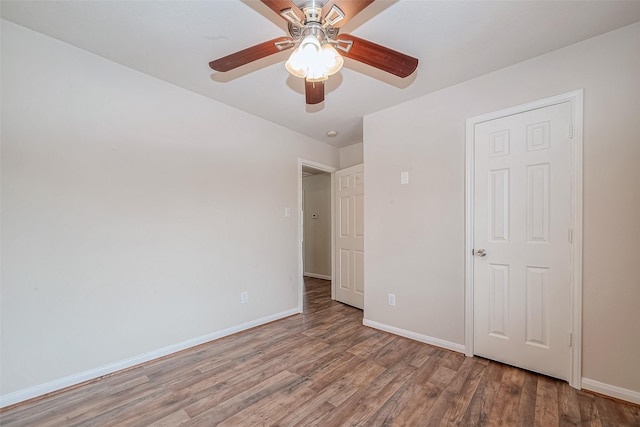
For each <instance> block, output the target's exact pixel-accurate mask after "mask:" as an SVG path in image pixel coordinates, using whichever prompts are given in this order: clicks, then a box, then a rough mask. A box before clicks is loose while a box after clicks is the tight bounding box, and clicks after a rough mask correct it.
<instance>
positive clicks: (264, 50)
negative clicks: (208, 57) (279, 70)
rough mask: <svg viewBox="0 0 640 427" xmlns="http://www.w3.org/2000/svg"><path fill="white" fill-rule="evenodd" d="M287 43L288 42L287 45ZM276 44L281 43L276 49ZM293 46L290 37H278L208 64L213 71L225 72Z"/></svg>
mask: <svg viewBox="0 0 640 427" xmlns="http://www.w3.org/2000/svg"><path fill="white" fill-rule="evenodd" d="M287 42H290V43H288V44H287ZM277 43H283V44H281V45H280V47H278V45H277ZM293 46H294V43H293V39H292V38H291V37H278V38H277V39H273V40H269V41H266V42H263V43H260V44H257V45H255V46H251V47H248V48H246V49H243V50H240V51H238V52H235V53H232V54H230V55H227V56H223V57H222V58H218V59H215V60H213V61H211V62H209V67H211V68H212V69H213V70H215V71H220V72H226V71H229V70H233V69H234V68H238V67H241V66H243V65H246V64H248V63H250V62H253V61H257V60H258V59H262V58H264V57H267V56H270V55H273V54H275V53H278V52H282V51H283V50H288V49H291V48H292V47H293Z"/></svg>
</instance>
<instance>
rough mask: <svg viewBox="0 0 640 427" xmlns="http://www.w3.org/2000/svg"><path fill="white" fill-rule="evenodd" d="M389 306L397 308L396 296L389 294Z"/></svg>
mask: <svg viewBox="0 0 640 427" xmlns="http://www.w3.org/2000/svg"><path fill="white" fill-rule="evenodd" d="M389 305H391V306H394V307H395V305H396V294H389Z"/></svg>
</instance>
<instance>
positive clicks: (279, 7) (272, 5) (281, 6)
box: [261, 0, 304, 22]
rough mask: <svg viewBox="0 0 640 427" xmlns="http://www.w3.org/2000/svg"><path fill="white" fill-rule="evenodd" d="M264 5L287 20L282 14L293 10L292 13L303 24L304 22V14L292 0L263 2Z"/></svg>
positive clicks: (263, 0) (264, 0) (265, 0)
mask: <svg viewBox="0 0 640 427" xmlns="http://www.w3.org/2000/svg"><path fill="white" fill-rule="evenodd" d="M261 1H262V3H264V4H266V5H267V6H268V7H269V9H271V10H273V11H274V12H275V13H277V14H278V15H279V16H280V17H281V18H283V19H287V18H285V17H284V16H283V15H282V14H281V13H280V12H282V11H283V10H286V9H291V11H292V12H293V13H294V14H295V15H296V16H297V17H298V19H299V20H300V21H301V22H303V21H304V13H302V11H301V10H300V9H299V8H298V6H296V5H295V4H294V3H293V2H292V1H291V0H261Z"/></svg>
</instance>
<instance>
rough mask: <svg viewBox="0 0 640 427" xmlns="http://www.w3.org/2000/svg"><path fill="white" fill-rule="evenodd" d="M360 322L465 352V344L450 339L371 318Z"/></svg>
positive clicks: (437, 345)
mask: <svg viewBox="0 0 640 427" xmlns="http://www.w3.org/2000/svg"><path fill="white" fill-rule="evenodd" d="M362 324H363V325H365V326H369V327H371V328H374V329H380V330H381V331H385V332H390V333H392V334H395V335H400V336H401V337H405V338H409V339H412V340H415V341H420V342H423V343H426V344H431V345H434V346H436V347H442V348H445V349H447V350H451V351H457V352H458V353H464V352H465V346H464V345H462V344H457V343H454V342H450V341H445V340H442V339H440V338H434V337H430V336H427V335H422V334H419V333H417V332H411V331H407V330H405V329H401V328H396V327H395V326H389V325H385V324H384V323H378V322H374V321H373V320H367V319H364V320H363V321H362Z"/></svg>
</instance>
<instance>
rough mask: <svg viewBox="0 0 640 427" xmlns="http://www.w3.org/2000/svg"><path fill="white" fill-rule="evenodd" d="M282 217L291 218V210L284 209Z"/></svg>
mask: <svg viewBox="0 0 640 427" xmlns="http://www.w3.org/2000/svg"><path fill="white" fill-rule="evenodd" d="M284 217H285V218H291V208H284Z"/></svg>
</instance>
